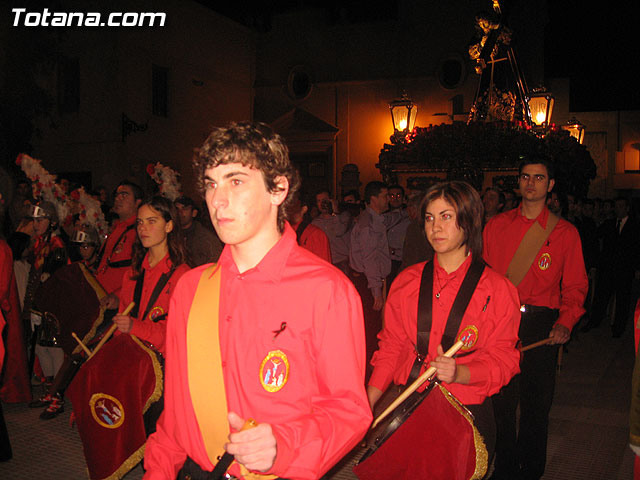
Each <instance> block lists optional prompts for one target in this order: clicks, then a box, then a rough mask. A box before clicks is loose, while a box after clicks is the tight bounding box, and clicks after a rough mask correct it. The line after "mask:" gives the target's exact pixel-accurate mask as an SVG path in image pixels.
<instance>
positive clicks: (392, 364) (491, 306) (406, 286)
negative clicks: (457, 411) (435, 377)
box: [369, 256, 520, 405]
mask: <svg viewBox="0 0 640 480" xmlns="http://www.w3.org/2000/svg"><path fill="white" fill-rule="evenodd" d="M433 261H434V272H433V273H434V277H433V313H432V326H431V334H430V335H429V354H428V356H427V359H426V361H425V362H424V366H423V369H422V370H423V371H424V370H426V369H427V368H428V366H429V362H430V361H431V360H432V359H433V358H434V357H436V356H437V353H436V349H437V347H438V345H439V344H440V342H441V340H442V335H443V334H444V331H445V327H446V324H447V318H448V316H449V312H450V310H451V307H452V306H453V301H454V300H455V297H456V295H457V293H458V290H459V289H460V286H461V285H462V280H463V279H464V276H465V275H466V273H467V270H469V265H470V264H471V256H469V257H468V258H467V259H466V260H465V261H464V263H463V264H462V265H461V266H460V267H459V268H458V269H457V270H456V271H454V272H452V273H450V274H447V272H446V271H445V270H444V269H443V268H441V267H440V265H439V264H438V259H437V257H434V259H433ZM424 265H425V262H421V263H418V264H416V265H412V266H410V267H408V268H406V269H405V270H403V271H402V272H401V273H400V274H399V275H398V276H397V277H396V279H395V280H394V281H393V284H392V285H391V290H390V291H389V297H388V298H387V303H386V306H385V310H384V318H385V324H384V329H383V330H382V331H381V332H380V333H379V334H378V338H379V339H380V342H379V349H378V351H377V352H375V353H374V354H373V358H372V359H371V364H372V365H373V366H374V370H373V373H372V375H371V378H370V380H369V385H372V386H374V387H376V388H378V389H380V390H382V391H385V390H386V389H387V387H388V386H389V383H390V382H391V380H393V381H394V382H395V383H397V384H404V383H406V381H407V379H408V377H409V373H410V372H411V367H412V366H413V364H414V362H415V359H416V352H415V348H416V347H415V345H416V335H417V329H418V327H417V316H418V297H419V293H420V280H421V277H422V270H423V268H424ZM439 287H441V288H439ZM438 292H439V293H440V298H436V294H437V293H438ZM485 306H486V308H485ZM519 308H520V304H519V302H518V293H517V292H516V289H515V288H514V286H513V285H511V283H509V281H508V280H507V279H506V278H504V277H503V276H502V275H498V274H497V273H496V272H494V271H493V270H492V269H491V268H489V267H486V268H485V269H484V272H483V273H482V276H481V277H480V281H479V282H478V286H477V287H476V290H475V292H474V293H473V296H472V297H471V301H470V302H469V306H468V307H467V310H466V312H465V314H464V317H463V318H462V321H461V322H460V328H459V329H458V332H459V333H458V336H460V333H462V332H464V333H465V334H471V338H472V339H473V338H475V342H474V341H473V340H471V341H470V345H469V346H468V347H467V346H465V347H462V349H461V350H460V352H459V354H460V353H468V352H470V353H468V354H467V355H464V356H461V357H459V358H457V359H456V363H457V364H459V365H466V366H467V367H468V368H469V373H470V382H469V384H468V385H462V384H459V383H451V384H447V389H448V390H449V391H450V392H451V393H453V394H454V395H455V396H456V397H457V398H458V400H460V401H461V402H462V403H464V404H466V405H476V404H480V403H482V402H483V401H484V399H485V398H486V397H488V396H490V395H493V394H494V393H497V392H498V391H499V390H500V388H501V387H502V386H503V385H506V384H507V383H508V382H509V380H511V378H512V377H513V376H514V375H515V374H516V373H518V372H519V371H520V366H519V363H520V353H519V352H518V350H517V349H516V343H517V341H518V327H519V326H520V310H519Z"/></svg>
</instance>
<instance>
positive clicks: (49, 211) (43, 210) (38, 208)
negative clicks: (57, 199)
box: [29, 200, 58, 224]
mask: <svg viewBox="0 0 640 480" xmlns="http://www.w3.org/2000/svg"><path fill="white" fill-rule="evenodd" d="M29 216H30V217H32V218H43V217H45V218H48V219H49V221H50V222H51V223H52V224H57V223H58V212H57V210H56V206H55V205H54V204H53V203H51V202H46V201H44V200H43V201H40V202H38V203H36V204H35V205H31V208H30V209H29Z"/></svg>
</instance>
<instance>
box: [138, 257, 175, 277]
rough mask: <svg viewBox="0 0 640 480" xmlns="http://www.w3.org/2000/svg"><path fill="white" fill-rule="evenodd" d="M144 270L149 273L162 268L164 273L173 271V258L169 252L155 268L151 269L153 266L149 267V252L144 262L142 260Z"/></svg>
mask: <svg viewBox="0 0 640 480" xmlns="http://www.w3.org/2000/svg"><path fill="white" fill-rule="evenodd" d="M142 268H143V269H144V270H146V271H147V272H148V271H149V270H152V269H155V268H160V270H161V271H162V273H166V272H168V271H169V270H171V258H170V257H169V252H167V254H166V255H165V256H164V257H162V260H160V261H159V262H158V263H156V265H155V266H154V267H151V265H149V252H147V253H146V254H145V256H144V260H142Z"/></svg>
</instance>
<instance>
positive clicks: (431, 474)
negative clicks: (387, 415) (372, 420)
mask: <svg viewBox="0 0 640 480" xmlns="http://www.w3.org/2000/svg"><path fill="white" fill-rule="evenodd" d="M488 461H489V459H488V454H487V449H486V447H485V444H484V441H483V439H482V436H481V435H480V433H479V432H478V430H477V428H476V427H475V426H474V424H473V416H472V415H471V413H470V412H469V411H468V410H467V409H466V408H465V407H464V405H462V404H461V403H460V402H459V401H458V400H457V399H456V398H455V397H454V396H453V395H452V394H451V393H450V392H449V391H448V390H447V389H446V388H444V387H443V386H442V385H440V384H439V383H437V382H436V383H433V384H431V385H430V386H429V387H428V388H427V389H426V390H425V391H424V392H422V393H414V394H413V395H411V396H410V397H409V398H407V399H406V400H405V401H404V402H403V403H402V404H401V405H400V406H398V407H397V408H396V410H395V411H394V417H392V419H391V421H390V422H389V424H388V425H387V427H386V428H385V429H384V431H383V433H382V434H381V435H380V436H379V437H378V438H377V439H376V441H375V443H374V445H373V446H372V447H371V448H370V449H369V450H367V452H365V454H364V455H363V457H362V459H361V460H360V461H359V462H358V464H356V466H355V467H354V468H353V470H354V472H355V474H356V475H357V477H358V478H360V479H362V480H383V479H384V480H387V479H389V478H393V479H400V480H404V479H406V480H409V479H416V478H424V479H430V480H469V479H480V478H482V477H484V475H485V474H486V472H487V468H488Z"/></svg>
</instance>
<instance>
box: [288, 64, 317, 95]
mask: <svg viewBox="0 0 640 480" xmlns="http://www.w3.org/2000/svg"><path fill="white" fill-rule="evenodd" d="M312 87H313V83H312V81H311V75H309V72H308V71H307V69H306V68H305V67H304V66H302V65H297V66H295V67H293V68H292V69H291V71H290V72H289V77H288V78H287V92H288V93H289V96H290V97H291V98H292V99H294V100H304V99H305V98H307V97H308V96H309V94H311V88H312Z"/></svg>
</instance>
